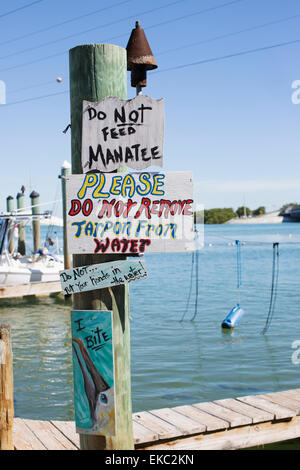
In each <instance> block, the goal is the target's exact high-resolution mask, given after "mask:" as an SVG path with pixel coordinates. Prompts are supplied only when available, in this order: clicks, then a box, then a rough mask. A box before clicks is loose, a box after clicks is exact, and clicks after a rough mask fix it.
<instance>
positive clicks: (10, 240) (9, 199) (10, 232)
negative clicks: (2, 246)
mask: <svg viewBox="0 0 300 470" xmlns="http://www.w3.org/2000/svg"><path fill="white" fill-rule="evenodd" d="M6 210H7V212H13V211H14V198H13V197H12V196H8V197H7V198H6ZM13 224H14V223H13V222H12V221H11V220H10V221H9V229H8V232H7V238H8V252H9V253H13V251H14V236H13V230H14V227H13Z"/></svg>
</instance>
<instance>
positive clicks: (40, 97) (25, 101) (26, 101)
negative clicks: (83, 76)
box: [0, 90, 69, 108]
mask: <svg viewBox="0 0 300 470" xmlns="http://www.w3.org/2000/svg"><path fill="white" fill-rule="evenodd" d="M66 93H69V90H66V91H59V92H57V93H50V94H48V95H42V96H35V97H34V98H27V99H24V100H20V101H13V102H12V103H6V104H3V105H1V107H3V108H5V107H7V106H13V105H15V104H21V103H28V101H37V100H42V99H44V98H51V97H52V96H57V95H64V94H66ZM1 107H0V108H1Z"/></svg>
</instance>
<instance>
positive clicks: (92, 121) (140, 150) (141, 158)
mask: <svg viewBox="0 0 300 470" xmlns="http://www.w3.org/2000/svg"><path fill="white" fill-rule="evenodd" d="M163 141H164V100H163V99H160V100H155V99H153V98H150V97H149V96H146V95H138V96H137V97H136V98H134V99H132V100H128V101H126V100H120V99H119V98H117V97H112V96H110V97H108V98H105V99H104V100H102V101H99V102H96V103H94V102H90V101H83V114H82V159H81V160H82V168H83V172H84V173H86V172H88V171H91V170H99V171H102V172H111V171H114V170H116V169H117V168H119V167H121V166H127V167H129V168H133V169H135V170H143V169H145V168H147V167H149V166H151V165H154V166H159V167H162V166H163Z"/></svg>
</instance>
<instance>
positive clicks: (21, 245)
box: [17, 193, 26, 256]
mask: <svg viewBox="0 0 300 470" xmlns="http://www.w3.org/2000/svg"><path fill="white" fill-rule="evenodd" d="M17 209H18V214H20V213H21V212H22V210H23V209H24V193H18V194H17ZM18 229H19V235H18V253H20V254H21V255H23V256H24V255H25V254H26V242H25V224H24V222H19V224H18Z"/></svg>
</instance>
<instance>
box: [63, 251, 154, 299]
mask: <svg viewBox="0 0 300 470" xmlns="http://www.w3.org/2000/svg"><path fill="white" fill-rule="evenodd" d="M59 275H60V280H61V285H62V290H63V291H64V293H65V294H66V295H69V294H75V293H77V292H85V291H89V290H95V289H104V288H105V287H112V286H117V285H120V284H129V283H130V282H132V281H137V280H138V279H141V278H143V277H146V276H147V270H146V266H145V262H144V261H140V260H134V259H128V260H119V261H112V262H110V263H102V264H92V265H91V266H81V267H77V268H73V269H67V270H66V271H61V272H60V273H59Z"/></svg>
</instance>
